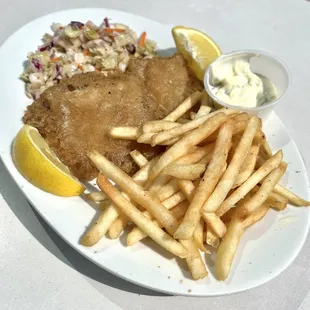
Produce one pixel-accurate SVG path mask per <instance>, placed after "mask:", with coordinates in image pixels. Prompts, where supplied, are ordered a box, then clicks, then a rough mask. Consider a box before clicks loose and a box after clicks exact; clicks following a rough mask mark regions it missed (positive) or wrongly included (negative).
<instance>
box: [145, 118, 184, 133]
mask: <svg viewBox="0 0 310 310" xmlns="http://www.w3.org/2000/svg"><path fill="white" fill-rule="evenodd" d="M178 126H181V124H179V123H176V122H171V121H162V120H159V121H151V122H146V123H145V124H144V125H143V127H142V130H143V132H144V133H148V132H152V133H155V132H159V131H164V130H169V129H172V128H175V127H178Z"/></svg>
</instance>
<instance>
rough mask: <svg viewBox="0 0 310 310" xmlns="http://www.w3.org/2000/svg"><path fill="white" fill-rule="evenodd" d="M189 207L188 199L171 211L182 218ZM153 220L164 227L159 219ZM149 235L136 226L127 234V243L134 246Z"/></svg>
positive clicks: (178, 217)
mask: <svg viewBox="0 0 310 310" xmlns="http://www.w3.org/2000/svg"><path fill="white" fill-rule="evenodd" d="M187 207H188V202H187V201H184V202H181V203H180V204H178V205H177V206H175V207H173V208H172V209H171V213H172V214H173V215H174V216H175V217H176V218H177V219H180V218H181V217H182V216H183V215H184V214H185V212H186V209H187ZM144 216H145V213H144ZM153 222H154V223H156V225H158V226H159V227H160V228H163V226H162V225H161V224H160V223H159V222H158V221H156V220H153ZM147 236H148V235H147V234H146V233H145V232H144V231H143V230H141V229H140V228H139V227H135V228H133V229H132V231H131V232H130V233H129V234H128V236H127V245H128V246H132V245H134V244H135V243H137V242H139V241H140V240H142V239H144V238H146V237H147Z"/></svg>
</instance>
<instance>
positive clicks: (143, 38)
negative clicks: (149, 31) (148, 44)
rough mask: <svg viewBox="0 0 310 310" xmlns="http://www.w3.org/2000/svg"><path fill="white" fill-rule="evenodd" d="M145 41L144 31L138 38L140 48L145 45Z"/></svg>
mask: <svg viewBox="0 0 310 310" xmlns="http://www.w3.org/2000/svg"><path fill="white" fill-rule="evenodd" d="M145 40H146V32H145V31H144V32H143V33H142V34H141V37H140V42H139V46H140V47H143V46H144V45H145Z"/></svg>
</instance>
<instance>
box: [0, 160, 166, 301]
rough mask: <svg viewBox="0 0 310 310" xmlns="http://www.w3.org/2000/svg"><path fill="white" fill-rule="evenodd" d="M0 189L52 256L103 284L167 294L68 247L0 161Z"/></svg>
mask: <svg viewBox="0 0 310 310" xmlns="http://www.w3.org/2000/svg"><path fill="white" fill-rule="evenodd" d="M0 189H1V193H2V196H3V198H4V199H5V200H6V202H7V204H8V205H9V207H10V208H11V210H12V211H13V213H14V214H15V215H16V217H17V218H18V219H19V220H20V222H21V223H22V224H23V225H24V227H25V228H26V229H27V230H28V231H29V232H30V233H31V234H32V235H33V236H34V237H35V238H36V239H37V240H38V241H39V242H40V243H41V244H42V245H43V246H44V247H45V248H46V249H47V250H48V251H49V252H50V253H52V254H53V255H54V256H55V257H57V258H58V259H59V260H61V261H62V262H64V263H65V264H67V265H68V266H70V267H72V268H74V269H75V270H77V271H78V272H80V273H81V274H83V275H85V276H86V277H89V278H91V279H93V280H95V281H97V282H100V283H103V284H105V285H108V286H111V287H114V288H116V289H120V290H123V291H127V292H130V293H134V294H139V295H148V296H168V295H166V294H162V293H158V292H155V291H152V290H149V289H146V288H143V287H140V286H138V285H135V284H132V283H130V282H127V281H126V280H123V279H121V278H118V277H116V276H114V275H112V274H111V273H109V272H107V271H105V270H103V269H102V268H100V267H98V266H96V265H95V264H93V263H92V262H90V261H89V260H87V259H86V258H85V257H83V256H82V255H81V254H79V253H78V252H76V251H75V250H74V249H73V248H71V247H70V246H69V245H68V244H67V243H66V242H65V241H64V240H63V239H61V237H59V236H58V235H57V234H56V233H55V232H54V231H53V229H52V228H51V227H49V225H48V224H47V223H46V222H45V221H44V220H43V219H42V218H41V217H40V215H38V214H37V212H36V211H35V210H34V209H33V208H32V207H31V205H30V204H29V203H28V202H27V200H26V199H25V197H24V196H23V194H22V193H21V191H20V190H19V188H18V187H17V185H16V184H15V182H14V181H13V179H12V178H11V176H10V175H9V174H8V172H7V171H6V168H5V167H4V165H3V163H2V161H1V160H0Z"/></svg>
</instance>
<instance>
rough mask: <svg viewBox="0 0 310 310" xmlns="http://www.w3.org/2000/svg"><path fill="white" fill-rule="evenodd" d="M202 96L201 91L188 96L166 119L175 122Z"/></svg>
mask: <svg viewBox="0 0 310 310" xmlns="http://www.w3.org/2000/svg"><path fill="white" fill-rule="evenodd" d="M200 98H201V92H198V91H197V92H194V93H193V94H192V95H191V96H189V97H188V98H186V99H185V100H184V101H183V102H182V103H181V104H180V105H179V106H178V107H177V108H176V109H175V110H173V111H172V112H171V113H170V114H168V115H167V116H166V117H165V118H164V121H172V122H175V121H176V120H177V119H179V118H180V117H182V116H183V115H184V114H185V113H186V112H187V111H188V110H190V109H191V108H192V107H193V106H194V105H196V103H197V102H198V101H199V100H200Z"/></svg>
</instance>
